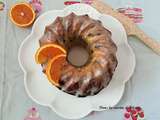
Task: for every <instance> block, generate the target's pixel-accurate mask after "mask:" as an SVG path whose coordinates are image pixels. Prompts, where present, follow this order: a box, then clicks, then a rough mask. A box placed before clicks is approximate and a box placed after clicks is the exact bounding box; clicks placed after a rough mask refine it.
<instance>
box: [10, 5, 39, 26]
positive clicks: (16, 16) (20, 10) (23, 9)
mask: <svg viewBox="0 0 160 120" xmlns="http://www.w3.org/2000/svg"><path fill="white" fill-rule="evenodd" d="M9 16H10V19H11V21H12V22H13V23H14V24H15V25H17V26H19V27H28V26H30V25H31V24H32V23H33V22H34V20H35V17H36V14H35V12H34V10H33V8H32V6H31V5H30V4H28V3H18V4H15V5H14V6H13V7H12V8H11V9H10V11H9Z"/></svg>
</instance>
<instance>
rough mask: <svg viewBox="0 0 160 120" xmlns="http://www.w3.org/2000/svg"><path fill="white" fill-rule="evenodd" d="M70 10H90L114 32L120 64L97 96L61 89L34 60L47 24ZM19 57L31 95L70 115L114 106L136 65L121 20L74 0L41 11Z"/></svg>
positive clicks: (76, 116)
mask: <svg viewBox="0 0 160 120" xmlns="http://www.w3.org/2000/svg"><path fill="white" fill-rule="evenodd" d="M71 12H74V13H75V14H77V15H83V14H88V15H89V16H90V17H91V18H94V19H97V20H100V21H101V22H102V23H103V25H104V26H105V27H106V28H107V29H109V30H110V31H111V32H112V39H113V41H114V42H115V43H116V45H117V47H118V51H117V58H118V66H117V68H116V71H115V73H114V75H113V78H112V80H111V82H110V84H109V86H108V87H107V88H105V89H103V90H102V91H101V92H100V93H98V94H97V95H95V96H89V97H81V98H80V97H75V96H72V95H69V94H67V93H64V92H62V91H60V90H59V89H57V88H56V87H54V86H53V85H51V83H50V82H48V80H47V78H46V76H45V75H44V74H43V73H42V68H41V65H38V64H36V63H35V60H34V55H35V52H36V50H37V49H38V48H39V38H40V37H41V36H42V35H43V33H44V30H45V26H46V25H48V24H50V23H52V22H53V21H54V20H55V18H56V17H57V16H66V15H68V14H69V13H71ZM18 58H19V64H20V66H21V68H22V70H23V72H24V84H25V88H26V91H27V93H28V95H29V96H30V98H31V99H32V100H34V101H35V102H36V103H38V104H40V105H43V106H48V107H50V108H51V109H52V110H53V111H55V112H56V113H57V114H58V115H60V116H62V117H64V118H68V119H79V118H82V117H84V116H86V115H88V114H89V113H90V112H91V111H102V110H105V109H103V108H105V107H106V108H107V107H113V106H115V105H116V104H117V103H118V102H119V101H120V99H121V97H122V95H123V92H124V87H125V83H126V82H127V81H128V80H129V79H130V77H131V75H132V74H133V72H134V69H135V55H134V53H133V51H132V49H131V47H130V46H129V44H128V42H127V36H126V32H125V29H124V28H123V26H122V24H121V23H120V22H119V21H118V20H116V19H115V18H113V17H111V16H109V15H104V14H100V13H99V12H98V11H96V10H95V9H94V8H92V7H91V6H89V5H86V4H75V5H71V6H68V7H66V8H65V9H64V10H52V11H48V12H46V13H44V14H43V15H41V16H40V17H39V18H38V19H37V20H36V22H35V23H34V25H33V29H32V32H31V34H30V35H29V36H28V37H27V38H26V39H25V40H24V41H23V43H22V44H21V46H20V49H19V56H18Z"/></svg>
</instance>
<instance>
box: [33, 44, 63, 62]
mask: <svg viewBox="0 0 160 120" xmlns="http://www.w3.org/2000/svg"><path fill="white" fill-rule="evenodd" d="M60 54H66V51H65V49H64V48H62V47H61V46H59V45H57V44H46V45H44V46H42V47H40V48H39V49H38V50H37V52H36V55H35V60H36V63H38V64H43V63H46V62H47V61H48V60H50V59H52V58H53V57H55V56H57V55H60Z"/></svg>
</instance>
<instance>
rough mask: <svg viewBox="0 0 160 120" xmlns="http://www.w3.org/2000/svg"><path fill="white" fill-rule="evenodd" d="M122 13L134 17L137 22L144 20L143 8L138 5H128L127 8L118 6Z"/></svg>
mask: <svg viewBox="0 0 160 120" xmlns="http://www.w3.org/2000/svg"><path fill="white" fill-rule="evenodd" d="M117 10H118V11H119V12H120V13H122V14H124V15H125V16H128V17H129V18H130V19H132V20H133V21H134V22H135V23H141V22H142V21H143V14H142V12H143V10H142V9H141V8H136V7H126V8H118V9H117Z"/></svg>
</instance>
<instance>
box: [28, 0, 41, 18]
mask: <svg viewBox="0 0 160 120" xmlns="http://www.w3.org/2000/svg"><path fill="white" fill-rule="evenodd" d="M28 2H29V4H31V6H32V7H33V9H34V11H35V13H36V15H37V16H38V15H39V14H40V13H41V11H42V2H41V1H40V0H28Z"/></svg>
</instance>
